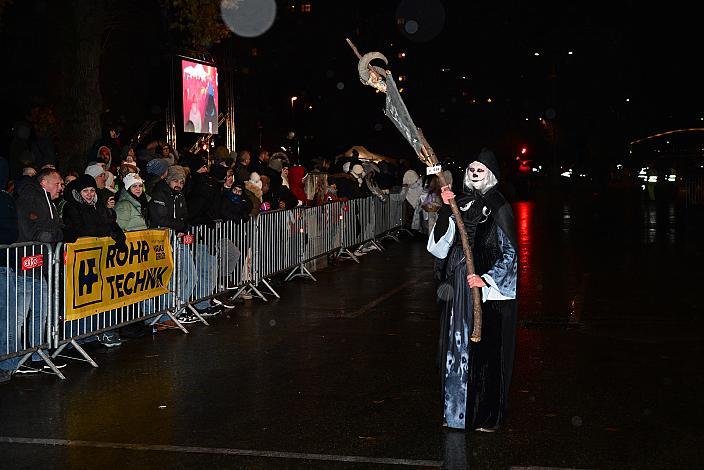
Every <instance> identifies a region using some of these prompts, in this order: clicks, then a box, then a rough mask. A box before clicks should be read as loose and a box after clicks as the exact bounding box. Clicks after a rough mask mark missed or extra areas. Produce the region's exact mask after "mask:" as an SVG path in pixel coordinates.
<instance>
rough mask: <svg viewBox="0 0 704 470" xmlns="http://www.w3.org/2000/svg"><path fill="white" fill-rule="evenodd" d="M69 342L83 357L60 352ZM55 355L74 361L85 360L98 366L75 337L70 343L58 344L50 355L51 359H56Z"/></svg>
mask: <svg viewBox="0 0 704 470" xmlns="http://www.w3.org/2000/svg"><path fill="white" fill-rule="evenodd" d="M69 344H70V345H71V346H73V347H74V348H76V351H78V353H79V354H80V355H81V356H83V359H81V358H79V357H73V356H65V355H62V354H61V353H62V352H63V350H64V349H66V347H67V346H68V345H69ZM40 355H41V353H40ZM57 357H63V358H64V359H72V360H74V361H81V362H87V363H88V364H90V365H92V366H93V367H98V364H97V363H96V362H95V361H94V360H93V358H92V357H90V354H88V353H87V352H86V350H85V349H83V348H82V347H81V345H80V344H78V343H77V342H76V340H75V339H72V340H71V342H70V343H64V344H62V345H61V346H59V348H58V349H57V350H56V351H54V353H53V354H52V355H51V358H52V359H56V358H57ZM49 367H51V365H50V366H49Z"/></svg>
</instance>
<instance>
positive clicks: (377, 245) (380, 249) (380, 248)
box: [369, 240, 384, 251]
mask: <svg viewBox="0 0 704 470" xmlns="http://www.w3.org/2000/svg"><path fill="white" fill-rule="evenodd" d="M369 243H371V244H372V246H373V247H374V248H376V249H377V250H378V251H384V247H383V246H381V245H380V244H379V243H377V241H376V240H372V241H371V242H369Z"/></svg>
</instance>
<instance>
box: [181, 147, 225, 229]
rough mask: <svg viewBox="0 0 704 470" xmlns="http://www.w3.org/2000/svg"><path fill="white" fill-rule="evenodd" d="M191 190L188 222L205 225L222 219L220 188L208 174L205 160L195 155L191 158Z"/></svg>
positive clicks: (187, 198)
mask: <svg viewBox="0 0 704 470" xmlns="http://www.w3.org/2000/svg"><path fill="white" fill-rule="evenodd" d="M188 166H189V168H190V169H191V181H190V191H189V192H188V195H187V196H186V202H187V205H188V219H187V220H188V224H189V225H205V224H209V223H211V222H212V221H213V220H218V219H220V188H219V187H218V184H217V182H216V181H215V180H214V179H213V178H211V177H210V175H209V174H208V165H207V164H206V162H205V160H203V159H202V158H201V157H199V156H197V155H195V156H193V157H191V158H190V160H189V162H188Z"/></svg>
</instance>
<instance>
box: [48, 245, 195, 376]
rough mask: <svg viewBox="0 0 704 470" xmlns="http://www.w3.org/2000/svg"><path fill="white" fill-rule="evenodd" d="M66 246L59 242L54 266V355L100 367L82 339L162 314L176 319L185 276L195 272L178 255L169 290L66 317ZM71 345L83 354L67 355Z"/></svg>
mask: <svg viewBox="0 0 704 470" xmlns="http://www.w3.org/2000/svg"><path fill="white" fill-rule="evenodd" d="M171 246H172V250H174V252H175V246H176V243H175V237H174V236H173V234H172V235H171ZM66 247H67V244H65V243H59V244H58V245H57V247H56V250H55V253H54V259H56V260H57V262H56V263H55V266H54V269H53V278H54V280H55V284H56V286H57V287H58V288H57V289H55V290H54V292H53V325H54V331H53V336H54V342H53V347H54V348H56V350H55V351H54V352H53V353H52V356H51V357H52V358H56V357H63V358H69V359H74V360H79V361H85V362H88V363H89V364H91V365H92V366H93V367H98V365H97V364H96V363H95V361H94V360H93V359H92V358H91V357H90V355H89V354H88V353H86V351H85V350H84V349H83V347H81V344H82V343H84V342H89V341H92V340H96V339H97V338H96V336H97V335H100V334H101V333H105V332H108V331H112V330H115V329H117V328H121V327H123V326H127V325H129V324H132V323H136V322H144V321H145V320H148V319H150V318H153V319H154V321H153V322H152V324H153V323H155V322H156V320H157V319H158V318H159V317H160V316H161V315H162V314H165V315H167V316H169V317H171V318H172V319H174V320H175V318H174V314H173V313H172V311H173V309H174V308H175V307H177V306H178V305H179V304H180V301H179V295H178V292H179V291H181V290H182V289H183V284H184V282H185V280H186V279H187V278H189V276H191V274H190V272H189V271H188V270H187V269H186V268H184V267H182V266H179V265H178V264H176V263H177V262H178V261H179V260H178V259H177V258H176V257H174V274H173V275H172V277H171V280H170V283H169V286H168V290H169V293H167V294H162V295H159V296H156V297H152V298H149V299H147V300H143V301H140V302H136V303H133V304H131V305H127V306H125V307H121V308H116V309H111V310H107V311H105V312H100V313H96V314H94V315H90V316H87V317H85V318H80V319H77V320H68V319H66V318H65V315H64V310H65V307H64V306H65V304H66V298H65V296H66V272H67V271H66V263H65V262H60V261H59V260H65V250H66ZM176 324H177V326H178V327H180V328H181V329H182V330H183V331H184V332H186V333H187V331H186V330H185V328H183V326H182V325H180V323H178V322H176ZM69 345H70V346H71V347H73V348H74V349H75V350H76V351H77V352H78V353H79V354H80V356H82V357H74V356H66V355H63V354H62V352H63V351H64V350H65V349H66V348H67V347H68V346H69Z"/></svg>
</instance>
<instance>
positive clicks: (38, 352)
mask: <svg viewBox="0 0 704 470" xmlns="http://www.w3.org/2000/svg"><path fill="white" fill-rule="evenodd" d="M37 354H39V355H40V356H41V358H42V360H44V362H46V365H48V366H49V367H50V368H51V371H52V372H53V373H54V374H55V375H56V376H57V377H58V378H60V379H61V380H66V377H64V374H62V373H61V371H60V370H59V369H57V368H56V365H54V363H53V362H52V361H51V359H49V356H47V355H46V353H45V352H44V351H42V350H41V349H37ZM94 364H95V363H94ZM95 367H98V365H97V364H96V365H95ZM41 372H44V371H41Z"/></svg>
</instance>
